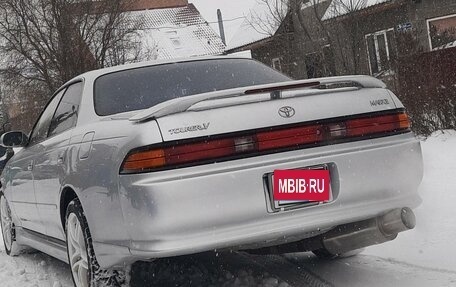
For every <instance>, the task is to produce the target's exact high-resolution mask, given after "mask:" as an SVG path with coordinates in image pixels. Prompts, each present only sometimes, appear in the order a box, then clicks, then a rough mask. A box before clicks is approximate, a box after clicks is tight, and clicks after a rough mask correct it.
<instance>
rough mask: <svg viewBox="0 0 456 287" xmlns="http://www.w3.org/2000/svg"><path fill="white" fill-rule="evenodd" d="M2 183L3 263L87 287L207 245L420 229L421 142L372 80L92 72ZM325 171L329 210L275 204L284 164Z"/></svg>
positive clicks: (295, 244)
mask: <svg viewBox="0 0 456 287" xmlns="http://www.w3.org/2000/svg"><path fill="white" fill-rule="evenodd" d="M1 143H2V145H4V146H6V147H15V148H16V147H23V148H22V149H21V150H20V151H19V152H17V153H16V154H15V155H14V156H13V157H12V158H11V159H10V160H9V162H8V163H7V165H6V166H5V169H4V171H3V174H2V176H1V184H2V191H1V193H0V196H1V199H0V204H1V208H0V210H1V227H2V230H3V238H4V243H5V248H6V251H7V253H9V254H13V253H14V252H17V250H18V249H19V248H20V247H21V246H27V247H31V248H34V249H38V250H40V251H43V252H45V253H47V254H49V255H52V256H54V257H56V258H58V259H60V260H62V261H65V262H68V263H69V264H70V267H71V270H72V275H73V279H74V282H75V285H76V286H95V284H96V282H99V280H106V281H109V282H119V281H121V280H122V279H121V278H120V279H119V278H117V277H121V275H120V274H122V272H121V270H123V268H125V266H128V265H129V264H132V263H134V262H136V261H149V260H153V259H157V258H164V257H171V256H179V255H187V254H194V253H199V252H205V251H210V250H215V249H216V250H242V251H247V252H252V253H256V254H269V253H289V252H300V251H313V252H314V253H315V254H317V255H318V256H326V257H337V256H341V255H344V254H348V253H350V252H353V251H356V250H359V249H361V248H364V247H366V246H369V245H373V244H379V243H383V242H386V241H389V240H393V239H395V238H396V236H397V234H398V233H399V232H402V231H405V230H408V229H412V228H414V226H415V217H414V214H413V211H412V209H414V208H416V207H417V206H418V205H419V204H420V203H421V199H420V197H419V195H418V193H417V189H418V186H419V184H420V182H421V179H422V174H423V170H422V155H421V147H420V143H419V141H418V140H417V139H416V138H415V136H414V134H413V133H412V132H411V129H410V122H409V119H408V116H407V114H406V111H405V109H404V106H403V105H402V104H401V102H400V101H399V100H398V98H397V97H396V96H395V95H394V94H393V93H392V92H391V91H389V90H388V89H387V88H386V86H385V84H384V83H383V82H381V81H379V80H377V79H375V78H372V77H369V76H344V77H333V78H320V79H310V80H301V81H294V80H292V79H290V78H288V77H286V76H284V75H283V74H281V73H279V72H277V71H275V70H273V69H271V68H269V67H266V66H264V65H263V64H260V63H258V62H256V61H254V60H251V59H242V58H230V57H205V58H192V59H183V60H175V61H163V62H146V63H139V64H131V65H125V66H118V67H113V68H107V69H102V70H97V71H92V72H88V73H86V74H83V75H81V76H79V77H76V78H75V79H73V80H71V81H69V82H68V83H66V84H65V85H64V86H63V87H61V88H60V89H59V90H58V91H57V92H56V93H55V94H54V96H53V97H52V98H51V100H50V102H49V103H48V104H47V106H46V108H45V109H44V111H43V112H42V114H41V116H40V117H39V119H38V121H37V122H36V124H35V126H34V128H33V130H32V132H31V133H30V135H25V134H23V133H22V132H9V133H6V134H5V135H3V136H2V138H1ZM307 169H309V170H315V169H317V170H327V171H329V174H330V193H331V194H330V200H329V201H324V202H315V201H280V200H275V198H274V193H273V184H272V181H273V177H274V171H275V170H307Z"/></svg>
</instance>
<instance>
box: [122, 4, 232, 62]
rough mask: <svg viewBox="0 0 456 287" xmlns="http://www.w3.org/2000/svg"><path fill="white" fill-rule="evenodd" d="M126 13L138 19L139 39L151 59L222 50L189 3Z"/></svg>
mask: <svg viewBox="0 0 456 287" xmlns="http://www.w3.org/2000/svg"><path fill="white" fill-rule="evenodd" d="M126 13H128V16H129V17H134V18H135V19H137V20H139V22H140V23H141V30H140V31H138V34H139V35H140V39H141V42H142V44H143V45H144V46H145V48H146V49H148V50H149V52H150V53H153V54H154V58H155V59H159V60H160V59H174V58H181V57H192V56H205V55H219V54H222V53H223V52H224V50H225V45H224V44H223V42H222V40H221V39H220V37H219V36H218V35H217V34H216V33H215V31H214V30H213V29H212V28H211V27H210V26H209V24H208V23H207V22H206V21H205V20H204V18H203V17H202V16H201V14H200V13H199V11H198V10H197V9H196V8H195V6H194V5H193V4H188V5H187V6H184V7H175V8H164V9H151V10H143V11H132V12H126Z"/></svg>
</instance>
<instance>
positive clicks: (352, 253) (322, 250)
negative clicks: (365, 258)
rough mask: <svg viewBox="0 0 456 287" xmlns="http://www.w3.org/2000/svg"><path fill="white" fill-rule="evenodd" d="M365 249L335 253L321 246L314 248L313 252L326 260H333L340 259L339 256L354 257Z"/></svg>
mask: <svg viewBox="0 0 456 287" xmlns="http://www.w3.org/2000/svg"><path fill="white" fill-rule="evenodd" d="M363 251H364V248H360V249H356V250H352V251H348V252H346V253H342V254H333V253H331V252H329V251H328V250H327V249H326V248H320V249H317V250H313V251H312V253H313V254H315V256H317V257H318V258H320V259H324V260H331V259H338V258H347V257H352V256H356V255H358V254H360V253H361V252H363Z"/></svg>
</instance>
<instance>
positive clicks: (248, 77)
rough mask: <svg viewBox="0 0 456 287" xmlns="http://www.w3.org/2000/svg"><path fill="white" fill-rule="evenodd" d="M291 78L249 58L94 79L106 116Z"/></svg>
mask: <svg viewBox="0 0 456 287" xmlns="http://www.w3.org/2000/svg"><path fill="white" fill-rule="evenodd" d="M289 80H290V78H288V77H286V76H284V75H283V74H281V73H279V72H277V71H275V70H273V69H271V68H269V67H267V66H265V65H263V64H260V63H258V62H256V61H254V60H249V59H214V60H204V61H193V62H182V63H173V64H164V65H158V66H149V67H144V68H138V69H132V70H126V71H121V72H115V73H112V74H107V75H104V76H101V77H99V78H98V79H97V80H96V82H95V110H96V112H97V114H98V115H100V116H107V115H112V114H117V113H123V112H129V111H135V110H142V109H147V108H150V107H153V106H155V105H157V104H159V103H162V102H164V101H168V100H171V99H175V98H179V97H185V96H191V95H196V94H201V93H206V92H212V91H219V90H226V89H231V88H237V87H246V86H252V85H261V84H269V83H274V82H284V81H289Z"/></svg>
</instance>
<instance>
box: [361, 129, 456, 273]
mask: <svg viewBox="0 0 456 287" xmlns="http://www.w3.org/2000/svg"><path fill="white" fill-rule="evenodd" d="M422 145H423V157H424V163H425V164H424V179H423V182H422V184H421V186H420V190H419V192H420V195H421V197H422V198H423V204H422V205H421V206H420V207H419V208H417V209H416V211H415V214H416V221H417V226H416V228H415V229H414V230H412V231H407V232H404V233H401V234H399V236H398V238H397V239H396V240H394V241H391V242H389V243H385V244H383V245H378V246H375V247H370V248H369V249H367V250H366V252H365V253H364V254H367V255H375V256H378V257H382V258H388V259H392V260H398V261H403V262H407V263H410V264H415V265H419V266H425V267H429V268H437V269H444V270H452V271H456V260H455V258H454V256H456V245H455V244H454V241H453V240H454V239H455V238H456V228H455V227H456V216H455V215H456V213H455V212H454V205H455V203H456V165H455V164H454V161H455V159H456V132H455V131H445V132H444V133H441V132H439V133H437V134H434V135H433V136H432V137H430V138H429V139H428V140H426V141H424V142H423V144H422ZM450 254H451V255H450ZM449 255H450V256H449Z"/></svg>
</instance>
